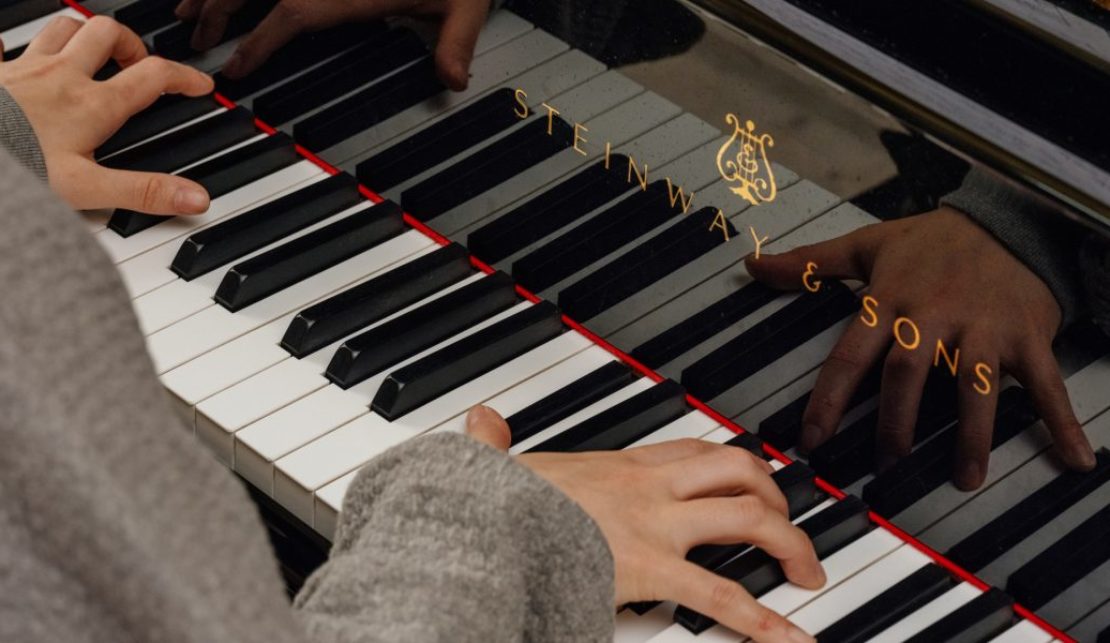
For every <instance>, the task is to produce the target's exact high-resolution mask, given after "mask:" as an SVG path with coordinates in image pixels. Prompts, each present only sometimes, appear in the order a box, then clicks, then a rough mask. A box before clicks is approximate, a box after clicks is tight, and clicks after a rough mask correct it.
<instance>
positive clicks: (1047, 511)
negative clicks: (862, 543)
mask: <svg viewBox="0 0 1110 643" xmlns="http://www.w3.org/2000/svg"><path fill="white" fill-rule="evenodd" d="M1096 457H1097V463H1096V465H1095V468H1094V470H1093V471H1088V472H1079V471H1067V472H1065V473H1062V474H1060V475H1059V476H1057V477H1056V479H1055V480H1053V481H1051V482H1049V483H1048V484H1046V485H1044V486H1043V487H1041V488H1040V489H1038V490H1036V491H1035V492H1033V493H1032V494H1030V495H1029V496H1027V497H1026V498H1024V499H1022V500H1021V501H1020V502H1018V503H1017V504H1016V505H1014V506H1013V507H1011V508H1010V509H1008V510H1007V511H1006V512H1005V513H1003V514H1002V515H1001V516H998V517H997V518H995V519H994V520H992V521H991V522H989V523H987V524H986V525H983V526H982V527H980V528H979V530H977V531H976V532H975V533H972V534H970V535H968V536H967V537H966V538H964V539H963V540H961V541H960V542H958V543H956V544H955V545H953V546H952V547H951V548H950V549H949V550H948V551H947V552H946V553H945V556H946V557H948V558H949V559H950V560H951V561H952V562H954V563H957V564H959V565H960V566H961V567H963V568H964V569H966V570H968V571H969V572H972V573H974V572H977V571H979V570H980V569H982V568H983V567H985V566H986V565H987V564H989V563H990V562H992V561H993V560H995V559H996V558H998V557H999V556H1001V555H1002V554H1004V553H1006V552H1007V551H1009V549H1010V548H1011V547H1013V546H1014V545H1016V544H1018V543H1019V542H1021V541H1022V540H1025V538H1027V537H1028V536H1029V535H1031V534H1032V533H1033V532H1035V531H1037V530H1038V529H1040V528H1041V527H1043V526H1044V525H1046V524H1048V522H1049V521H1050V520H1052V519H1053V518H1055V517H1056V516H1059V515H1060V514H1061V513H1063V512H1064V510H1066V509H1067V508H1068V507H1071V506H1072V505H1074V504H1075V503H1077V502H1079V501H1080V500H1082V499H1083V498H1084V497H1086V496H1087V494H1089V493H1091V492H1092V491H1094V490H1095V489H1097V488H1098V487H1100V486H1102V484H1103V483H1105V482H1107V481H1108V480H1110V452H1108V451H1107V450H1106V449H1100V450H1099V451H1098V453H1097V454H1096Z"/></svg>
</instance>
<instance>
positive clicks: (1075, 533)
mask: <svg viewBox="0 0 1110 643" xmlns="http://www.w3.org/2000/svg"><path fill="white" fill-rule="evenodd" d="M1108 560H1110V505H1108V506H1106V507H1104V508H1103V509H1102V510H1100V511H1099V512H1098V513H1096V514H1095V515H1093V516H1091V517H1090V518H1088V519H1087V520H1085V521H1084V522H1083V524H1081V525H1079V526H1078V527H1076V528H1075V529H1073V530H1072V531H1071V532H1070V533H1068V534H1067V535H1065V536H1064V537H1063V538H1061V539H1060V540H1057V541H1056V542H1055V543H1053V544H1052V546H1050V547H1049V548H1048V549H1046V550H1044V551H1043V552H1041V553H1040V554H1038V555H1037V556H1036V557H1035V558H1034V559H1033V560H1031V561H1029V562H1027V563H1025V564H1024V565H1022V566H1021V567H1020V568H1019V569H1018V570H1017V571H1015V572H1014V573H1013V574H1010V577H1009V579H1007V581H1006V591H1007V592H1009V593H1010V594H1011V595H1012V596H1013V597H1014V599H1015V600H1017V602H1019V603H1021V604H1022V605H1024V606H1025V607H1028V608H1029V609H1032V610H1037V609H1040V608H1041V607H1042V606H1044V605H1045V604H1046V603H1048V602H1049V601H1050V600H1052V599H1053V598H1055V597H1056V596H1057V595H1058V594H1060V593H1061V592H1063V591H1064V590H1065V589H1067V588H1068V587H1069V586H1071V585H1072V584H1073V583H1075V582H1076V581H1078V580H1079V579H1081V578H1083V577H1084V576H1086V575H1087V574H1089V573H1091V571H1092V570H1094V569H1097V568H1098V567H1099V566H1100V565H1102V564H1103V563H1105V562H1106V561H1108Z"/></svg>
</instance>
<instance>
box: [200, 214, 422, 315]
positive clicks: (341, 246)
mask: <svg viewBox="0 0 1110 643" xmlns="http://www.w3.org/2000/svg"><path fill="white" fill-rule="evenodd" d="M405 229H406V226H405V223H404V220H402V218H401V209H400V208H398V207H397V205H396V204H394V203H391V202H389V201H384V202H382V203H379V204H378V205H375V206H374V207H372V208H369V209H366V210H361V211H359V212H356V213H354V214H352V215H350V216H348V217H345V218H343V219H341V220H339V221H336V222H335V223H332V224H330V225H327V226H325V227H323V228H320V229H319V230H314V231H313V232H310V233H308V234H306V235H304V236H303V237H297V238H296V239H293V240H291V241H288V242H286V243H284V244H282V245H280V246H278V247H276V248H273V249H272V250H269V251H267V252H264V253H262V254H260V255H257V256H255V257H252V258H250V259H248V260H246V261H244V262H242V263H240V264H238V265H236V266H235V267H234V268H232V269H231V270H229V271H228V272H227V274H226V275H224V279H223V281H222V282H220V287H219V288H218V289H217V290H216V296H215V300H216V303H218V304H220V305H221V306H223V307H224V308H226V309H228V310H230V311H231V312H236V311H238V310H241V309H243V308H244V307H246V306H249V305H251V304H253V303H255V302H257V301H260V300H262V299H265V298H266V297H269V296H270V295H272V294H274V293H275V292H278V291H279V290H281V289H283V288H285V287H287V286H289V285H291V284H294V283H296V282H298V281H301V280H303V279H307V278H308V277H311V276H312V275H314V274H316V273H318V272H321V271H323V270H327V269H328V268H330V267H332V266H334V265H336V264H338V263H340V262H342V261H345V260H347V259H350V258H351V257H353V256H355V255H357V254H359V253H360V252H365V251H366V250H369V249H370V248H373V247H374V246H376V245H378V244H380V243H382V242H384V241H386V240H388V239H391V238H393V237H395V236H397V235H399V234H401V233H402V232H404V231H405Z"/></svg>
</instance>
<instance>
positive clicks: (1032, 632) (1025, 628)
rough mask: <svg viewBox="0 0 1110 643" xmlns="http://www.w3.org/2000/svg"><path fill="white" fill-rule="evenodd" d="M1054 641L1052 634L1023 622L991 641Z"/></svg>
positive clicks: (1037, 642)
mask: <svg viewBox="0 0 1110 643" xmlns="http://www.w3.org/2000/svg"><path fill="white" fill-rule="evenodd" d="M1052 640H1053V639H1052V635H1051V634H1049V633H1048V632H1045V631H1044V630H1042V629H1041V628H1039V627H1037V626H1036V625H1034V624H1033V622H1032V621H1026V620H1023V621H1021V622H1020V623H1018V624H1017V625H1015V626H1013V627H1011V628H1010V629H1008V630H1006V631H1005V632H1003V633H1001V634H999V635H998V636H996V637H994V638H993V639H991V641H990V643H1051V641H1052ZM1079 640H1084V639H1079Z"/></svg>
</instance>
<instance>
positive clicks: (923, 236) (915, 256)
mask: <svg viewBox="0 0 1110 643" xmlns="http://www.w3.org/2000/svg"><path fill="white" fill-rule="evenodd" d="M811 262H812V263H813V264H816V266H815V267H814V270H813V275H812V276H811V277H809V280H810V283H811V284H812V283H813V281H814V280H820V279H855V280H861V281H864V282H867V283H868V284H869V285H870V292H869V294H870V296H871V297H873V298H874V299H875V300H876V301H877V302H878V305H877V307H876V308H875V313H876V315H877V317H878V323H877V324H875V326H874V327H872V326H869V325H868V324H867V323H865V320H866V321H872V322H873V321H874V318H873V317H872V316H870V315H867V314H866V313H865V312H863V311H861V314H860V315H857V316H856V317H855V318H854V319H853V321H852V322H851V324H850V325H849V326H848V328H847V330H845V331H844V334H843V335H842V336H841V337H840V340H839V341H838V342H837V344H836V347H835V348H833V350H832V352H831V353H830V354H829V356H828V359H827V360H826V361H825V364H824V366H822V367H821V371H820V374H819V375H818V378H817V384H816V386H815V388H814V390H813V394H812V395H811V397H810V401H809V404H808V406H807V407H806V410H805V414H804V416H803V420H802V427H803V428H802V435H801V439H800V443H799V446H800V448H801V449H802V451H803V452H806V451H809V450H812V449H814V448H816V447H817V446H819V445H820V444H821V443H823V442H825V441H826V440H828V439H829V438H830V437H832V435H833V434H834V433H835V432H836V429H837V427H838V425H839V423H840V420H841V418H842V417H843V415H844V413H845V412H846V411H847V410H848V408H847V407H848V404H849V401H850V399H851V398H852V394H853V393H854V392H855V390H856V388H857V387H858V386H859V384H860V382H861V380H862V379H863V378H864V376H865V375H866V374H867V372H868V371H869V370H870V369H871V368H872V367H873V366H875V365H877V364H878V362H879V360H882V386H881V393H880V402H879V420H878V428H877V431H878V433H877V436H876V444H877V449H878V453H877V454H876V455H877V458H876V461H877V462H878V463H879V466H880V468H883V467H885V466H889V464H891V463H892V462H894V461H896V460H897V459H898V458H901V457H903V456H905V455H907V454H908V453H909V452H910V449H911V447H912V446H913V432H914V425H915V423H916V419H917V413H918V406H919V405H920V402H921V395H922V390H923V388H924V385H925V379H926V377H927V376H928V375H929V371H930V369H931V368H942V369H947V368H948V366H947V364H946V363H945V358H944V357H941V358H940V360H939V366H934V358H935V350H936V344H937V340H941V341H943V342H944V344H945V347H946V348H947V351H948V353H949V354H950V355H952V354H954V350H955V348H957V347H958V348H959V349H960V357H959V365H958V370H957V373H956V377H957V379H958V382H957V385H958V387H959V388H958V406H959V409H958V411H959V430H958V436H957V443H956V444H957V446H956V461H955V462H956V466H955V470H954V481H955V483H956V485H957V486H959V487H960V488H961V489H965V490H971V489H975V488H978V487H979V486H980V485H982V484H983V480H984V479H985V477H986V474H987V466H988V460H989V458H990V451H991V434H992V432H993V428H994V416H995V410H996V405H997V401H998V392H999V386H998V379H999V377H1000V376H1001V375H1002V374H1004V373H1009V374H1012V375H1014V376H1015V377H1016V378H1017V379H1018V381H1020V382H1021V383H1022V385H1024V386H1025V387H1026V388H1027V389H1028V391H1029V393H1030V395H1031V397H1032V400H1033V403H1034V406H1035V407H1036V410H1037V412H1038V414H1039V415H1040V417H1041V418H1043V420H1044V422H1045V424H1046V425H1047V426H1048V429H1049V431H1051V433H1052V436H1053V439H1054V441H1055V444H1054V448H1055V450H1056V452H1057V453H1058V455H1059V457H1060V459H1061V460H1062V461H1063V462H1064V463H1065V464H1066V465H1067V466H1069V467H1071V468H1074V469H1079V470H1088V469H1090V468H1091V467H1093V466H1094V464H1095V457H1094V452H1093V451H1092V450H1091V446H1090V443H1089V442H1088V441H1087V438H1086V436H1085V435H1084V433H1083V430H1082V428H1081V426H1080V424H1079V422H1078V421H1077V420H1076V417H1075V413H1074V412H1073V411H1072V406H1071V402H1070V400H1069V399H1068V394H1067V390H1066V389H1065V388H1064V381H1063V378H1062V376H1061V374H1060V371H1059V368H1058V366H1057V364H1056V359H1055V358H1054V357H1053V354H1052V341H1053V338H1054V337H1055V335H1056V333H1057V331H1058V330H1059V327H1060V323H1061V310H1060V306H1059V304H1058V303H1057V302H1056V299H1055V298H1054V297H1053V295H1052V292H1051V291H1050V290H1049V289H1048V287H1047V286H1046V285H1045V283H1044V282H1043V281H1041V279H1040V278H1039V277H1037V275H1036V274H1034V273H1033V272H1032V271H1031V270H1030V269H1029V268H1028V267H1026V266H1025V264H1023V263H1022V262H1021V261H1019V260H1018V259H1017V258H1016V257H1014V256H1013V255H1012V254H1010V252H1009V251H1008V250H1007V249H1006V248H1005V247H1004V246H1003V245H1002V244H1001V243H999V242H998V240H997V239H995V238H994V237H993V236H991V234H990V233H988V232H987V231H986V230H984V229H983V228H981V227H979V226H978V225H977V224H976V223H974V222H973V221H971V220H970V219H968V218H967V217H966V216H965V215H964V214H963V213H961V212H959V211H957V210H955V209H952V208H947V207H942V208H940V209H938V210H935V211H933V212H929V213H926V214H920V215H917V216H912V217H907V218H905V219H899V220H895V221H888V222H884V223H878V224H875V225H871V226H867V227H864V228H861V229H859V230H856V231H854V232H852V233H850V234H847V235H844V236H842V237H838V238H836V239H831V240H829V241H825V242H822V243H817V244H814V245H809V246H804V247H800V248H796V249H794V250H792V251H790V252H786V253H783V254H779V255H767V254H764V255H762V256H761V257H760V258H759V259H755V258H754V257H749V258H748V260H747V268H748V270H749V272H750V273H751V275H752V276H753V277H754V278H755V279H757V280H759V281H761V282H763V283H765V284H767V285H769V286H772V287H774V288H779V289H784V290H796V289H801V288H802V287H803V286H804V284H803V281H802V275H803V274H804V273H805V272H806V270H807V264H809V263H811ZM897 317H908V318H909V319H911V320H912V321H913V322H914V324H916V326H917V327H918V328H919V330H920V346H918V347H917V348H916V349H914V350H908V349H906V348H905V347H904V346H903V345H902V344H900V343H899V342H897V341H894V335H893V322H894V320H895V319H896V318H897ZM902 332H903V333H905V337H906V341H907V343H909V344H912V330H908V329H907V327H905V326H903V329H902ZM953 359H954V358H953ZM979 362H981V363H983V364H986V365H987V366H988V367H989V368H990V373H991V375H990V376H989V380H990V383H991V387H990V393H989V394H988V395H982V394H981V393H979V392H977V391H976V389H975V385H976V383H979V384H980V387H982V386H983V385H982V380H981V379H980V378H979V376H978V375H977V374H976V372H975V365H976V363H979Z"/></svg>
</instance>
